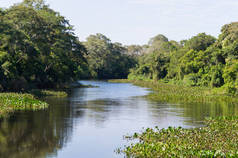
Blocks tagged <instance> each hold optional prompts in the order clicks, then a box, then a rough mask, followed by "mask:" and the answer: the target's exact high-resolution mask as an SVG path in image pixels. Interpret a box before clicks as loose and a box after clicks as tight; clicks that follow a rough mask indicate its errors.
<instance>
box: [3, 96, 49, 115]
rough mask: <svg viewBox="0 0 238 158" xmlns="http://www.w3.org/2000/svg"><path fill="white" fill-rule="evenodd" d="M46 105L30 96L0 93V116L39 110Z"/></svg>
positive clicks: (46, 105)
mask: <svg viewBox="0 0 238 158" xmlns="http://www.w3.org/2000/svg"><path fill="white" fill-rule="evenodd" d="M47 107H48V104H47V103H45V102H42V101H40V100H37V99H36V98H35V97H34V96H33V95H31V94H18V93H0V116H3V115H5V114H7V113H10V112H13V111H19V110H41V109H45V108H47Z"/></svg>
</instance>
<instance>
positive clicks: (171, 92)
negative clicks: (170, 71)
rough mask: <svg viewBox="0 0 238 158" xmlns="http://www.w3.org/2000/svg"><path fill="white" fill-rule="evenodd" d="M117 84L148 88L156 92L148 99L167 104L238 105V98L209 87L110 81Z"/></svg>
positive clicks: (125, 80)
mask: <svg viewBox="0 0 238 158" xmlns="http://www.w3.org/2000/svg"><path fill="white" fill-rule="evenodd" d="M109 82H115V83H133V84H134V85H137V86H141V87H147V88H151V89H152V90H154V92H152V93H151V94H149V95H148V96H147V97H148V98H150V99H152V100H156V101H160V102H166V103H211V102H213V103H214V102H226V103H238V98H237V97H234V96H231V95H228V94H224V93H221V91H219V90H217V89H211V88H207V87H191V86H182V85H175V84H169V83H163V82H160V81H141V80H127V79H118V80H109Z"/></svg>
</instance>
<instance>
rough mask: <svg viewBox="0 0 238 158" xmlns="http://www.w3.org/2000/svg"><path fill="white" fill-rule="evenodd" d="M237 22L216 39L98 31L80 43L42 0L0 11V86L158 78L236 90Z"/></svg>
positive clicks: (17, 88)
mask: <svg viewBox="0 0 238 158" xmlns="http://www.w3.org/2000/svg"><path fill="white" fill-rule="evenodd" d="M237 28H238V23H231V24H228V25H225V26H223V27H222V30H221V34H220V35H219V37H218V39H216V38H215V37H213V36H210V35H207V34H205V33H200V34H198V35H196V36H194V37H192V38H191V39H188V40H182V41H180V42H176V41H173V40H169V39H168V38H167V37H165V36H164V35H161V34H159V35H157V36H155V37H153V38H151V39H150V40H149V42H148V44H146V45H143V46H140V45H129V46H123V45H122V44H120V43H113V42H111V40H110V39H109V38H107V37H106V36H104V35H102V34H96V35H90V36H89V37H88V38H87V40H86V41H85V42H80V41H79V40H78V37H77V36H76V35H75V34H74V30H73V26H72V25H70V23H69V21H68V20H67V19H66V18H65V17H63V16H61V15H60V14H59V13H58V12H56V11H54V10H52V9H50V7H49V6H48V5H46V4H45V3H44V1H43V0H24V1H23V2H22V3H19V4H15V5H13V6H11V7H10V8H7V9H0V76H1V80H0V90H1V91H9V90H10V91H21V90H27V89H32V88H57V87H61V86H63V85H64V84H66V83H70V82H73V81H76V80H78V79H115V78H127V76H128V74H129V76H128V78H129V79H132V80H135V79H136V80H138V79H139V80H155V81H157V80H161V81H164V82H166V83H167V82H170V83H175V84H183V85H189V86H206V87H222V90H224V91H226V92H228V93H236V90H237V88H238V82H237V74H238V62H237V61H238V29H237Z"/></svg>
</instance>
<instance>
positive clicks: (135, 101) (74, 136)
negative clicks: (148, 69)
mask: <svg viewBox="0 0 238 158" xmlns="http://www.w3.org/2000/svg"><path fill="white" fill-rule="evenodd" d="M80 82H81V83H83V84H87V85H88V84H90V85H94V86H98V87H95V88H75V89H73V90H72V94H71V95H70V96H69V97H68V98H54V97H48V98H45V100H46V101H47V102H48V103H49V104H50V107H49V109H47V110H44V111H36V112H17V113H15V114H14V115H12V116H11V117H10V118H8V119H5V120H4V121H2V122H0V157H1V158H38V157H39V158H122V157H123V155H117V154H115V152H114V150H115V149H117V148H118V147H123V146H124V145H126V144H127V142H126V141H125V140H124V139H123V136H124V135H128V134H129V135H130V134H133V133H134V132H139V131H142V130H143V128H147V127H154V126H158V127H159V128H167V127H169V126H175V127H178V126H181V127H184V128H194V127H201V126H203V122H202V121H204V119H205V117H210V116H219V115H227V114H236V115H237V114H238V107H237V106H236V105H226V103H220V104H206V105H205V104H190V105H183V104H176V103H174V104H167V103H160V102H155V101H151V100H148V99H146V97H145V96H146V95H148V94H149V93H151V90H150V89H147V88H142V87H138V86H134V85H132V84H130V83H108V82H106V81H80Z"/></svg>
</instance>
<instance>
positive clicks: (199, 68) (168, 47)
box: [129, 23, 238, 94]
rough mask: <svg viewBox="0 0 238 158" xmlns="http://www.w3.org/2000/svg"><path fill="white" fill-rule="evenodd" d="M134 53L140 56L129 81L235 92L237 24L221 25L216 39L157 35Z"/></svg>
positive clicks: (210, 37) (208, 36) (237, 60)
mask: <svg viewBox="0 0 238 158" xmlns="http://www.w3.org/2000/svg"><path fill="white" fill-rule="evenodd" d="M138 50H140V51H139V52H140V54H141V55H140V56H139V58H138V64H137V66H136V67H135V68H134V69H132V70H131V73H130V74H129V79H133V80H135V79H137V80H138V79H139V80H155V81H157V80H161V81H164V82H170V83H175V84H183V85H188V86H206V87H211V88H214V87H221V88H220V90H221V92H222V93H233V94H234V93H236V91H237V89H238V23H231V24H228V25H225V26H223V27H222V30H221V34H220V35H219V37H218V39H216V38H215V37H212V36H210V35H206V34H205V33H200V34H198V35H196V36H194V37H192V38H191V39H188V40H183V41H180V42H176V41H169V40H168V38H166V37H165V36H163V35H157V36H155V37H154V38H152V39H151V40H150V41H149V43H148V45H144V46H137V48H136V50H135V51H136V52H138ZM132 52H133V51H132Z"/></svg>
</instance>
